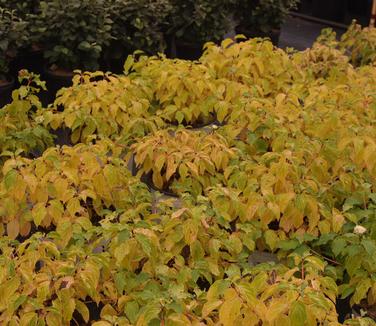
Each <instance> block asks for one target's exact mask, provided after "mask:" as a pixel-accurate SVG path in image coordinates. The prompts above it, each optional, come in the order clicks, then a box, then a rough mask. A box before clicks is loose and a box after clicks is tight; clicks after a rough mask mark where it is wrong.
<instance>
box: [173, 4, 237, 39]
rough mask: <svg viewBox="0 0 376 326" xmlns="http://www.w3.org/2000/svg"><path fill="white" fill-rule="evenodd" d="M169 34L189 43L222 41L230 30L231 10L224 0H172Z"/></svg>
mask: <svg viewBox="0 0 376 326" xmlns="http://www.w3.org/2000/svg"><path fill="white" fill-rule="evenodd" d="M171 4H172V13H171V16H170V25H171V27H170V29H169V31H168V33H169V34H172V35H174V36H175V37H176V39H180V40H183V41H185V42H188V43H193V44H196V43H199V44H204V43H205V42H209V41H220V40H221V39H222V38H223V37H224V35H225V34H226V33H227V32H228V31H229V26H230V21H229V18H230V17H229V12H228V11H227V10H226V6H225V4H226V1H223V0H213V1H207V0H199V1H197V0H189V1H183V0H171Z"/></svg>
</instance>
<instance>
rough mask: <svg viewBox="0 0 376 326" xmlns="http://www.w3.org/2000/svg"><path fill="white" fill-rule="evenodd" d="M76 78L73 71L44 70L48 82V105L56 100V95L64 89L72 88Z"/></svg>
mask: <svg viewBox="0 0 376 326" xmlns="http://www.w3.org/2000/svg"><path fill="white" fill-rule="evenodd" d="M73 76H74V73H73V71H67V70H63V69H54V70H53V69H50V68H47V67H45V68H44V78H45V80H46V85H47V90H48V95H47V102H48V103H47V104H50V103H52V102H53V101H54V100H55V97H56V93H57V92H58V91H59V90H60V89H61V88H63V87H70V86H72V85H73V82H72V78H73Z"/></svg>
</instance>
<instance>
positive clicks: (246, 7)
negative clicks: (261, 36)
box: [230, 0, 299, 35]
mask: <svg viewBox="0 0 376 326" xmlns="http://www.w3.org/2000/svg"><path fill="white" fill-rule="evenodd" d="M298 2H299V0H257V1H248V0H231V2H230V3H231V5H233V11H234V19H235V20H236V22H237V24H238V26H239V27H241V30H246V31H252V32H254V33H255V34H256V35H257V34H258V33H269V32H270V31H271V30H272V29H279V28H280V26H281V25H282V23H283V22H284V20H285V19H286V17H287V15H288V13H289V10H291V9H293V8H295V7H296V5H297V3H298Z"/></svg>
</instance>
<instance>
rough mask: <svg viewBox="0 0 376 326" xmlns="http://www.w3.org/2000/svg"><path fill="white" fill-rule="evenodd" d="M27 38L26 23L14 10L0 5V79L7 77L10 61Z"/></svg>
mask: <svg viewBox="0 0 376 326" xmlns="http://www.w3.org/2000/svg"><path fill="white" fill-rule="evenodd" d="M27 40H28V33H27V23H26V22H25V21H23V20H22V19H21V18H19V17H18V16H17V13H16V12H15V11H9V10H7V9H4V8H2V7H0V81H4V80H6V79H7V77H8V76H7V74H8V72H9V64H10V61H11V60H12V59H13V58H14V57H15V56H16V55H17V53H18V51H19V50H20V48H22V47H23V46H25V44H26V43H27Z"/></svg>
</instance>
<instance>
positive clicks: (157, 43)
mask: <svg viewBox="0 0 376 326" xmlns="http://www.w3.org/2000/svg"><path fill="white" fill-rule="evenodd" d="M110 3H111V19H112V20H113V25H112V34H113V35H114V37H115V38H116V43H114V45H115V48H116V46H119V45H120V49H119V50H120V53H122V52H124V51H125V52H126V53H128V54H131V53H133V52H134V51H136V50H142V51H144V52H145V53H147V54H157V53H158V52H163V51H164V50H165V48H166V45H165V40H164V31H165V29H166V26H167V23H166V20H167V17H168V15H169V13H170V10H171V6H170V3H169V1H167V0H158V1H151V0H142V1H123V0H111V1H110ZM108 51H109V55H110V56H113V55H114V54H113V51H114V47H113V46H112V47H111V48H110V49H109V50H108Z"/></svg>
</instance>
